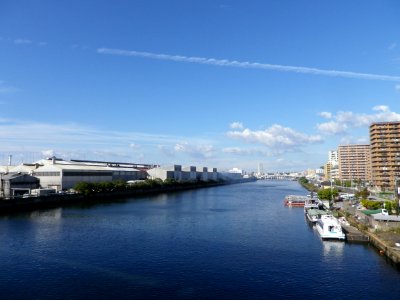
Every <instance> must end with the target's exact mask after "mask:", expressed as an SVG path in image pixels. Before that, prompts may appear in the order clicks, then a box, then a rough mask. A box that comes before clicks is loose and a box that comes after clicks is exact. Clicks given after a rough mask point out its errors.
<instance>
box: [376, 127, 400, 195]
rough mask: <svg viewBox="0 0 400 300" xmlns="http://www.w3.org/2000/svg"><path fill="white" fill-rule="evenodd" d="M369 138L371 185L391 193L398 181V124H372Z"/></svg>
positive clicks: (399, 128) (399, 167) (399, 160)
mask: <svg viewBox="0 0 400 300" xmlns="http://www.w3.org/2000/svg"><path fill="white" fill-rule="evenodd" d="M369 136H370V142H371V169H372V182H373V185H375V186H377V187H379V188H381V189H382V190H389V191H393V190H394V186H395V180H396V179H397V180H400V122H380V123H372V124H371V125H370V127H369Z"/></svg>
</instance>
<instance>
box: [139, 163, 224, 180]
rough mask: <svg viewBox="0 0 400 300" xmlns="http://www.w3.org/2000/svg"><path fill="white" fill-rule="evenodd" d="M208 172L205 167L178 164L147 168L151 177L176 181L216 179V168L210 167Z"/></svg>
mask: <svg viewBox="0 0 400 300" xmlns="http://www.w3.org/2000/svg"><path fill="white" fill-rule="evenodd" d="M210 170H211V172H208V168H207V167H194V166H190V167H183V168H182V167H181V166H180V165H173V166H165V167H157V168H153V169H150V170H147V173H148V174H149V177H150V178H152V179H156V178H158V179H161V180H163V181H164V180H167V179H172V180H176V181H209V180H215V181H217V180H218V172H217V169H216V168H210Z"/></svg>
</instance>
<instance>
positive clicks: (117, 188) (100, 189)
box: [74, 179, 216, 196]
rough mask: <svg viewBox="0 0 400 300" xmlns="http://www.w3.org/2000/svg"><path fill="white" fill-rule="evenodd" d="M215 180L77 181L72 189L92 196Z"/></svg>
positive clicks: (209, 182)
mask: <svg viewBox="0 0 400 300" xmlns="http://www.w3.org/2000/svg"><path fill="white" fill-rule="evenodd" d="M215 183H216V182H215V181H212V180H209V181H207V182H205V181H176V180H173V179H166V180H164V181H162V180H161V179H146V180H142V181H137V182H135V183H127V182H125V181H123V180H115V181H111V182H110V181H107V182H79V183H77V184H76V185H75V187H74V190H75V191H77V192H78V193H80V194H82V195H84V196H92V195H95V194H99V193H112V192H122V191H149V190H155V189H162V188H171V187H185V186H187V187H188V186H205V185H211V184H215Z"/></svg>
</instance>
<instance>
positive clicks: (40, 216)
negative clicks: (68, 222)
mask: <svg viewBox="0 0 400 300" xmlns="http://www.w3.org/2000/svg"><path fill="white" fill-rule="evenodd" d="M62 212H63V210H62V208H56V209H51V210H46V211H33V212H31V213H30V214H29V217H28V218H29V219H31V221H32V229H33V232H34V234H33V237H34V239H35V241H36V242H38V243H41V244H44V245H48V243H49V242H52V241H54V240H57V237H58V236H59V235H60V232H61V229H62V222H63V218H62Z"/></svg>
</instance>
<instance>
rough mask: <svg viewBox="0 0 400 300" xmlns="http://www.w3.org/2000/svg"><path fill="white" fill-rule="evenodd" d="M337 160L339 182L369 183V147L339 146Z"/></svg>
mask: <svg viewBox="0 0 400 300" xmlns="http://www.w3.org/2000/svg"><path fill="white" fill-rule="evenodd" d="M338 160H339V179H340V180H351V181H355V180H362V181H371V154H370V145H341V146H339V148H338Z"/></svg>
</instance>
